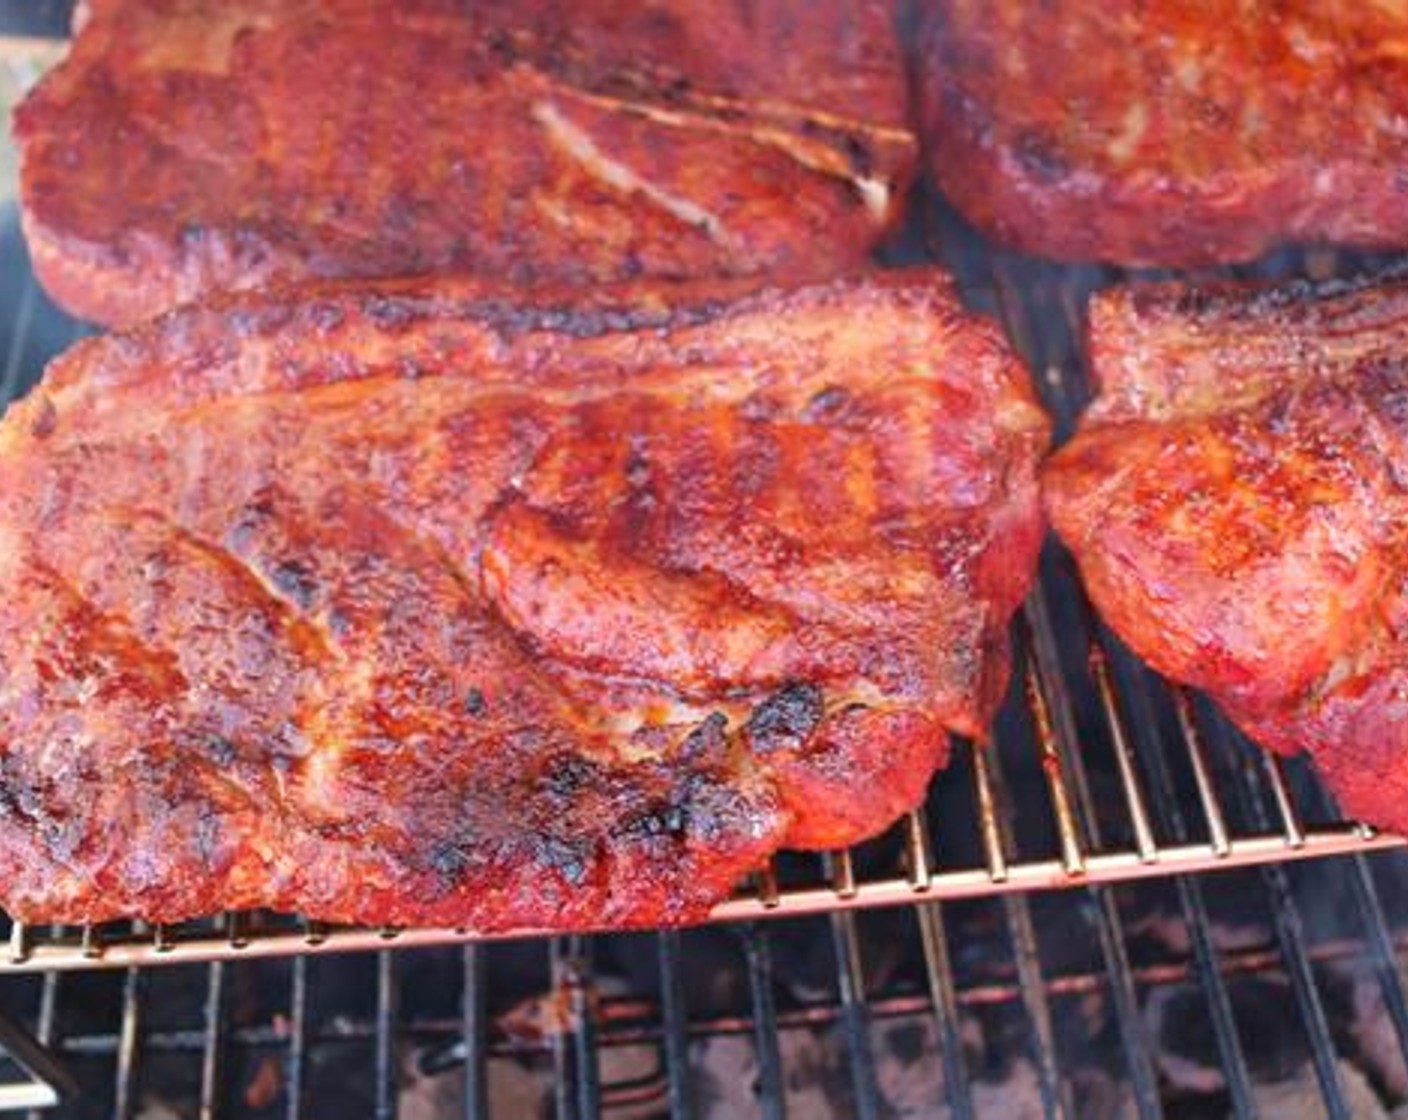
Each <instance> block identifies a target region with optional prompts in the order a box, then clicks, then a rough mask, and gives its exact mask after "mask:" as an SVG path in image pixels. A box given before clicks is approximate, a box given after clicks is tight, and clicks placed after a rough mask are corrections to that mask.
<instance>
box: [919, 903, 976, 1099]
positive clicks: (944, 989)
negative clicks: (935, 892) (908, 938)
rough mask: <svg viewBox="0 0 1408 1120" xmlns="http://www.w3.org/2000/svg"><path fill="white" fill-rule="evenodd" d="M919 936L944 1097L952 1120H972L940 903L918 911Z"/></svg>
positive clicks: (956, 1003)
mask: <svg viewBox="0 0 1408 1120" xmlns="http://www.w3.org/2000/svg"><path fill="white" fill-rule="evenodd" d="M914 913H915V917H916V918H917V919H918V921H919V936H920V939H921V942H922V944H923V947H924V972H925V976H926V977H927V978H928V981H929V998H930V999H931V1000H932V1001H933V1005H934V1018H935V1020H936V1022H937V1024H938V1028H939V1053H940V1055H941V1056H942V1058H943V1063H944V1093H945V1095H946V1096H947V1098H948V1107H949V1113H950V1115H951V1118H952V1120H973V1099H972V1096H971V1095H970V1093H969V1091H968V1068H967V1063H966V1062H965V1061H964V1055H963V1036H962V1035H961V1034H960V1032H959V1020H958V1001H957V999H956V998H955V995H954V984H953V966H952V965H951V963H950V962H949V955H948V934H947V933H945V931H944V918H943V908H942V906H941V905H940V904H939V903H937V902H929V903H923V904H921V905H919V906H917V907H915V911H914Z"/></svg>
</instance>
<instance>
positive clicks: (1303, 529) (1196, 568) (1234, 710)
mask: <svg viewBox="0 0 1408 1120" xmlns="http://www.w3.org/2000/svg"><path fill="white" fill-rule="evenodd" d="M1406 323H1408V283H1405V282H1404V281H1403V280H1402V279H1394V280H1388V281H1386V282H1384V283H1382V284H1378V285H1374V284H1369V285H1363V284H1361V285H1357V286H1346V285H1343V284H1329V285H1323V286H1319V287H1317V286H1313V285H1309V284H1294V285H1289V286H1284V287H1280V288H1270V289H1266V288H1259V289H1242V288H1235V287H1226V288H1210V289H1202V290H1198V289H1191V288H1181V287H1157V288H1153V289H1151V290H1143V291H1141V290H1137V289H1136V290H1128V291H1116V292H1112V293H1109V294H1107V295H1104V296H1101V297H1097V299H1096V302H1095V304H1094V308H1093V311H1092V316H1091V327H1090V331H1091V349H1092V360H1093V363H1094V369H1095V373H1096V375H1097V377H1098V378H1099V381H1100V395H1099V396H1098V397H1097V398H1096V400H1095V403H1094V404H1093V405H1092V406H1091V408H1090V410H1089V411H1088V412H1087V414H1086V417H1085V419H1084V421H1083V423H1082V426H1081V429H1080V431H1079V433H1078V434H1077V436H1076V438H1075V439H1074V440H1073V441H1072V442H1071V443H1070V444H1069V445H1067V446H1066V447H1065V448H1063V449H1062V450H1061V451H1060V452H1059V453H1058V454H1057V455H1056V456H1054V458H1053V459H1052V460H1051V462H1050V463H1049V465H1048V466H1047V468H1046V469H1045V473H1044V485H1045V498H1046V504H1047V509H1048V511H1049V513H1050V515H1051V520H1052V522H1053V524H1054V525H1055V527H1056V529H1057V531H1058V532H1059V533H1060V534H1061V536H1062V537H1063V538H1064V539H1065V541H1066V542H1067V544H1068V545H1069V546H1070V548H1071V550H1072V551H1073V552H1074V553H1075V555H1076V558H1077V560H1078V561H1079V563H1080V568H1081V572H1082V574H1083V576H1084V578H1085V582H1086V585H1087V587H1088V588H1089V591H1090V594H1091V597H1092V598H1093V600H1094V602H1095V605H1096V606H1097V607H1098V609H1099V610H1100V612H1101V613H1102V614H1103V615H1104V617H1105V619H1106V620H1107V621H1108V622H1109V623H1110V625H1111V626H1112V627H1113V628H1114V629H1115V631H1116V632H1117V633H1118V634H1119V635H1120V636H1121V637H1122V638H1123V639H1124V640H1125V641H1126V642H1128V643H1129V645H1130V646H1132V647H1133V649H1134V650H1135V651H1136V652H1138V653H1139V654H1140V655H1141V656H1142V657H1144V658H1145V659H1146V660H1147V661H1148V662H1149V663H1150V664H1151V665H1153V666H1154V668H1156V669H1158V670H1159V671H1160V672H1161V673H1164V674H1165V675H1167V676H1169V677H1172V678H1173V679H1175V680H1178V681H1183V682H1186V683H1189V684H1192V685H1195V686H1196V687H1198V688H1201V689H1204V690H1206V691H1207V692H1208V693H1209V694H1211V695H1212V696H1213V697H1214V698H1215V699H1216V700H1217V701H1218V702H1219V703H1220V704H1221V705H1222V707H1223V709H1224V710H1225V711H1226V712H1227V714H1228V715H1229V716H1231V717H1232V719H1233V720H1235V721H1236V722H1237V723H1238V724H1240V725H1241V726H1242V727H1243V728H1244V729H1245V730H1246V731H1247V733H1248V734H1250V735H1251V736H1252V737H1254V738H1256V739H1258V740H1259V741H1260V742H1262V743H1264V744H1265V745H1266V746H1268V747H1271V748H1272V749H1274V750H1278V751H1283V752H1295V751H1299V750H1302V749H1304V750H1308V751H1310V753H1311V754H1312V756H1313V757H1314V759H1315V761H1316V763H1317V765H1318V766H1319V768H1320V770H1321V771H1322V773H1323V774H1324V775H1325V777H1326V778H1327V779H1328V781H1329V783H1330V786H1331V788H1332V789H1333V790H1334V791H1335V792H1336V793H1337V794H1338V796H1339V798H1340V800H1341V802H1342V804H1343V806H1344V807H1345V808H1346V809H1347V810H1348V811H1349V812H1351V813H1354V814H1356V815H1358V816H1359V817H1361V818H1363V819H1366V820H1369V821H1373V822H1375V823H1377V824H1381V825H1385V826H1388V827H1391V828H1394V829H1398V830H1403V831H1408V704H1405V700H1404V698H1405V696H1408V581H1405V573H1408V491H1406V490H1405V487H1408V472H1406V471H1405V464H1408V361H1405V357H1404V355H1405V338H1408V334H1405V324H1406Z"/></svg>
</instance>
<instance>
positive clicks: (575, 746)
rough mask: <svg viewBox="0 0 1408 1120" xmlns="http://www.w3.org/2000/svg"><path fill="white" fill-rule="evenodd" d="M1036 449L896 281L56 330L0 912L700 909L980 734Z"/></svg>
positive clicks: (1029, 508)
mask: <svg viewBox="0 0 1408 1120" xmlns="http://www.w3.org/2000/svg"><path fill="white" fill-rule="evenodd" d="M500 291H501V290H500ZM583 300H585V302H583ZM1045 439H1046V424H1045V420H1044V418H1043V416H1042V415H1041V413H1040V410H1039V409H1038V407H1037V406H1036V404H1035V402H1034V399H1033V397H1032V394H1031V391H1030V389H1029V388H1028V386H1027V383H1026V379H1025V375H1024V373H1023V371H1022V370H1021V368H1020V366H1019V365H1018V364H1017V362H1016V360H1015V359H1014V358H1013V357H1012V356H1011V355H1010V353H1009V351H1008V349H1007V347H1006V346H1005V344H1004V343H1003V342H1002V340H1001V339H1000V337H999V335H998V333H997V331H996V328H995V327H993V326H992V325H990V324H988V323H986V322H983V321H980V320H976V319H974V318H971V317H970V316H968V315H967V314H966V313H964V312H962V311H961V310H960V309H959V307H958V306H957V303H956V300H955V299H954V297H953V296H952V294H951V293H950V290H949V288H948V286H947V283H946V281H945V280H943V278H942V277H940V276H939V275H937V274H934V273H931V272H927V271H921V272H916V273H891V274H886V275H884V276H880V277H876V278H873V279H865V280H858V281H852V282H837V283H833V284H831V285H829V286H825V287H816V288H810V289H803V290H800V291H796V292H792V293H776V292H772V293H764V294H761V295H752V296H748V295H742V294H740V289H739V288H738V286H737V285H733V286H719V285H713V286H709V287H704V288H701V287H697V286H693V287H684V288H679V289H664V288H660V287H658V286H657V287H646V286H637V287H635V288H631V289H604V290H599V291H598V292H597V293H596V294H595V295H594V296H592V297H590V298H587V297H583V296H580V295H578V296H576V297H573V299H572V300H568V299H565V298H564V299H558V298H556V297H554V296H553V295H551V294H543V295H540V296H538V297H536V298H535V299H529V297H525V296H522V295H516V296H505V295H502V294H499V292H496V290H493V289H486V288H481V287H479V286H476V285H474V284H471V283H467V282H458V281H452V280H440V281H427V282H414V281H412V282H387V283H378V284H366V285H353V286H337V285H322V286H313V287H304V288H298V289H286V290H283V291H280V292H277V293H274V294H272V295H270V296H267V297H256V296H252V295H251V296H240V297H226V298H224V299H222V300H218V301H215V302H213V303H211V304H208V305H204V306H201V307H198V308H193V309H189V310H184V311H181V312H178V313H176V314H174V315H173V316H170V317H167V318H165V319H162V320H159V321H158V322H156V323H155V324H154V325H151V326H148V327H145V328H142V329H140V330H138V331H135V332H133V333H129V334H118V335H114V336H110V337H107V338H101V339H95V340H90V341H86V342H83V343H81V344H79V345H78V346H77V347H75V348H74V349H73V350H72V351H71V352H70V353H69V354H67V355H65V356H64V357H63V358H61V359H60V360H59V361H57V362H56V363H55V364H54V365H53V366H52V367H51V368H50V370H49V372H48V375H47V377H46V380H45V381H44V383H43V384H42V386H41V388H40V389H38V390H36V392H35V393H33V394H32V395H31V396H30V397H29V398H28V399H26V400H25V401H24V402H22V403H21V404H19V405H18V406H16V407H15V408H13V409H12V411H11V412H10V414H9V415H7V416H6V417H5V419H4V421H3V424H0V578H3V579H4V581H5V582H6V585H7V586H8V587H9V588H10V589H11V593H12V597H11V600H10V601H11V606H10V608H9V609H7V611H6V612H5V613H4V615H3V617H0V664H3V665H4V666H5V672H4V675H3V677H0V747H2V748H3V755H2V756H0V902H2V903H3V905H4V907H5V909H6V910H7V911H8V912H10V913H13V914H15V915H17V916H19V917H21V918H25V919H29V920H48V919H59V918H63V919H80V918H93V919H96V918H105V917H110V916H114V915H119V914H140V915H143V916H146V917H149V918H175V917H179V916H182V915H192V914H200V913H206V912H211V911H215V910H218V909H221V908H226V907H250V906H266V907H271V908H275V909H280V910H299V911H303V912H306V913H309V914H312V915H314V916H319V917H324V918H328V919H348V920H359V921H364V922H373V923H379V922H398V923H410V922H420V923H446V924H455V925H465V926H469V927H472V928H476V929H481V930H496V929H507V928H514V927H516V926H523V925H529V924H531V925H533V926H539V927H558V928H560V927H580V926H586V925H603V924H633V923H660V922H678V921H684V920H688V919H690V918H695V917H700V916H702V914H703V913H704V912H705V911H706V910H707V907H708V906H709V905H710V904H711V903H713V902H715V901H716V900H718V899H719V898H721V897H722V896H724V895H725V894H726V893H727V892H728V891H729V889H730V888H731V886H732V885H733V884H734V882H735V881H736V879H737V878H738V877H739V875H740V874H741V873H743V872H744V871H746V870H748V869H750V868H752V867H754V866H756V865H757V864H758V863H759V862H760V861H761V860H762V859H763V858H764V857H765V856H766V855H767V854H769V853H770V852H772V851H773V850H775V849H777V848H778V847H779V846H781V845H784V844H790V845H797V846H813V847H831V846H837V845H840V844H843V843H847V842H850V841H853V840H855V839H857V838H859V837H862V836H865V835H869V834H872V833H875V832H876V831H878V830H880V829H881V828H883V827H884V826H885V825H887V824H888V823H889V822H890V821H891V820H893V819H894V818H895V817H896V816H897V815H898V814H899V813H900V812H901V811H902V810H904V809H905V808H908V807H910V806H912V805H913V804H915V803H917V802H918V801H919V800H920V798H921V797H922V795H923V792H924V789H925V787H926V785H927V782H928V779H929V777H930V775H931V774H932V772H933V770H934V769H935V768H936V767H937V766H938V765H941V764H942V762H943V760H944V758H945V756H946V732H947V731H949V730H954V731H959V732H963V733H965V734H975V735H980V734H982V732H983V730H984V728H985V727H986V725H987V722H988V720H989V719H990V717H991V715H992V713H993V710H994V708H995V707H996V705H997V703H998V701H999V698H1000V696H1001V693H1002V691H1003V687H1004V682H1005V679H1006V673H1007V651H1006V640H1005V626H1006V621H1007V619H1008V616H1009V615H1010V613H1011V611H1012V610H1013V609H1014V608H1015V606H1016V604H1017V603H1018V602H1019V600H1020V599H1021V596H1022V594H1023V592H1024V591H1025V589H1026V587H1027V585H1028V583H1029V580H1030V578H1031V575H1032V569H1033V566H1034V563H1035V554H1036V550H1037V547H1038V544H1039V540H1040V535H1041V526H1040V516H1039V511H1038V508H1037V497H1036V489H1035V468H1036V461H1037V458H1038V457H1039V455H1040V454H1041V451H1042V449H1043V447H1044V444H1045Z"/></svg>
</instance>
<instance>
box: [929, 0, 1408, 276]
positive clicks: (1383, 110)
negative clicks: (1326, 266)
mask: <svg viewBox="0 0 1408 1120" xmlns="http://www.w3.org/2000/svg"><path fill="white" fill-rule="evenodd" d="M922 2H923V3H924V5H925V13H926V17H927V20H928V28H927V32H926V35H925V42H926V46H925V49H924V57H923V59H922V61H921V64H920V75H921V82H922V84H923V88H922V90H921V92H920V97H921V100H922V103H923V116H924V126H923V131H924V134H925V140H926V142H927V145H928V150H929V153H930V159H929V166H930V168H931V170H932V172H933V174H934V176H935V178H936V179H937V181H938V183H939V184H940V186H941V187H942V188H943V190H944V192H945V193H946V194H947V195H948V196H949V197H950V198H952V199H953V201H954V202H955V203H956V204H957V206H958V208H959V209H960V210H962V211H963V212H964V214H965V215H966V216H967V217H968V218H969V219H970V220H971V221H972V222H974V223H975V224H976V225H977V226H979V227H980V228H981V229H982V230H984V231H986V232H987V233H990V234H992V235H994V236H996V237H998V238H999V239H1001V240H1003V241H1006V242H1009V243H1011V244H1013V245H1016V246H1018V247H1020V248H1022V249H1026V250H1028V251H1031V252H1035V253H1040V254H1044V255H1046V256H1050V257H1057V258H1062V259H1074V260H1085V259H1099V260H1108V261H1114V262H1119V263H1124V264H1167V265H1192V264H1213V263H1220V262H1229V261H1238V260H1245V259H1248V258H1251V257H1254V256H1257V255H1258V254H1260V253H1262V252H1264V251H1265V250H1267V249H1269V248H1271V247H1273V246H1275V245H1276V244H1278V243H1281V242H1285V241H1338V242H1347V243H1352V244H1356V245H1369V246H1395V245H1402V244H1405V243H1408V125H1405V121H1408V8H1405V7H1404V5H1402V4H1398V3H1364V2H1361V0H1289V2H1283V3H1275V4H1271V3H1252V4H1248V3H1241V2H1236V0H1179V2H1177V3H1134V2H1130V0H1116V2H1111V3H1095V2H1092V0H1047V2H1044V3H1041V4H1024V3H1016V2H1013V0H1003V2H1000V3H996V2H993V0H922Z"/></svg>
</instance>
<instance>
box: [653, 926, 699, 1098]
mask: <svg viewBox="0 0 1408 1120" xmlns="http://www.w3.org/2000/svg"><path fill="white" fill-rule="evenodd" d="M657 948H658V952H659V955H660V1015H661V1020H662V1023H661V1027H662V1033H663V1034H664V1042H665V1076H666V1078H667V1091H668V1094H669V1105H670V1116H671V1117H673V1118H674V1120H690V1118H691V1117H692V1116H693V1115H694V1103H693V1101H692V1100H691V1099H690V1095H689V1038H688V1036H687V1035H686V1033H685V1027H686V1023H687V1022H688V1009H687V1008H686V1007H685V1001H684V960H683V958H682V956H681V955H680V935H679V932H678V931H677V930H672V929H671V930H665V931H663V932H662V933H660V934H659V935H658V936H657Z"/></svg>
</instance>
